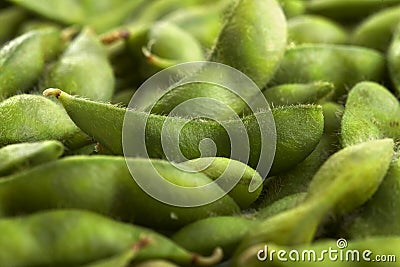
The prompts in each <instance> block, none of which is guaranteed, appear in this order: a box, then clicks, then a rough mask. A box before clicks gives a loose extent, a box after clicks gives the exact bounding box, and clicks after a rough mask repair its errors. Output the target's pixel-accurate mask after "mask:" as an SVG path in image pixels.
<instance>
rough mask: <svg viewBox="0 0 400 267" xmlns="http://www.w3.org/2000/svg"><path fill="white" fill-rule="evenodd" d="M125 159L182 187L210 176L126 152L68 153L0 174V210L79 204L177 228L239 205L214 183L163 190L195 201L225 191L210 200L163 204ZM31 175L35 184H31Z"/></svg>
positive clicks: (23, 210) (17, 211)
mask: <svg viewBox="0 0 400 267" xmlns="http://www.w3.org/2000/svg"><path fill="white" fill-rule="evenodd" d="M127 163H128V164H130V167H132V168H135V169H138V172H140V175H142V176H143V177H146V178H148V179H149V181H154V178H155V177H154V170H156V171H157V172H158V173H159V175H161V176H162V178H163V179H165V180H167V181H169V182H171V183H173V184H175V185H179V186H181V187H198V186H202V185H206V184H209V183H211V182H212V180H211V179H210V178H209V177H207V176H206V175H205V174H203V173H196V172H185V171H182V170H180V169H177V168H175V167H174V166H173V165H172V164H170V163H168V162H167V161H161V160H148V159H139V158H134V159H127V162H125V158H123V157H115V156H114V157H111V156H73V157H66V158H64V159H61V160H58V161H54V162H50V163H48V164H45V165H41V166H38V167H36V168H33V169H31V170H28V171H26V172H21V173H17V174H15V175H12V176H8V177H7V179H2V180H1V181H0V215H1V216H3V217H4V216H12V215H15V214H23V213H31V212H35V211H39V210H45V209H52V208H64V209H65V208H80V209H86V210H91V211H95V212H98V213H101V214H105V215H108V216H111V217H113V218H118V219H121V220H124V221H134V222H135V223H137V224H141V225H146V226H151V227H155V228H157V229H176V228H178V227H181V226H183V225H186V224H188V223H190V222H193V221H196V220H198V219H201V218H207V217H209V216H211V215H213V216H217V215H231V214H234V213H237V212H239V210H240V209H239V208H238V206H237V204H236V203H235V202H234V200H232V198H231V197H229V196H228V195H225V192H224V191H223V190H222V189H221V188H220V187H219V186H218V185H217V184H213V185H211V186H210V187H209V188H210V189H208V190H202V191H200V190H198V191H196V192H193V191H184V190H180V191H178V190H176V192H166V194H172V195H173V196H174V198H175V199H177V200H182V201H185V200H187V203H193V201H192V200H199V201H198V202H200V201H202V202H203V203H208V202H209V201H208V200H209V196H210V195H211V196H215V195H218V196H223V197H222V198H220V199H218V200H217V201H215V202H213V203H209V204H207V205H203V206H198V207H190V208H189V207H178V206H172V205H168V204H165V203H163V202H161V201H158V200H156V199H155V198H153V197H152V196H150V195H148V194H147V193H146V192H145V191H143V190H142V189H141V187H140V186H139V185H138V184H137V183H136V180H135V179H133V178H132V175H131V173H130V172H129V169H128V167H127ZM139 168H140V169H139ZM66 170H67V171H66ZM136 174H137V173H136ZM137 175H139V174H137ZM143 177H138V178H139V179H140V178H143ZM157 178H159V177H157ZM33 181H34V184H35V186H32V182H33ZM160 190H165V189H160ZM12 192H19V194H14V193H12ZM43 192H46V194H43ZM27 199H29V201H27Z"/></svg>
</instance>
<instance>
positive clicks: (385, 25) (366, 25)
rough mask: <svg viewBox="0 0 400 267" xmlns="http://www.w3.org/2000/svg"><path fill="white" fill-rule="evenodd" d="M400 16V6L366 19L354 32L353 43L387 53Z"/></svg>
mask: <svg viewBox="0 0 400 267" xmlns="http://www.w3.org/2000/svg"><path fill="white" fill-rule="evenodd" d="M399 4H400V1H399ZM399 14H400V5H399V6H396V7H391V8H388V9H384V10H382V11H380V12H378V13H376V14H374V15H372V16H371V17H369V18H367V19H365V21H363V22H362V23H361V24H360V25H359V26H358V27H357V28H356V29H355V30H354V32H353V34H352V38H351V42H352V43H353V44H355V45H359V46H365V47H368V48H373V49H376V50H379V51H382V52H385V51H386V50H387V48H388V47H389V45H390V40H391V39H392V36H393V32H394V30H395V29H396V25H397V24H399V23H400V17H399Z"/></svg>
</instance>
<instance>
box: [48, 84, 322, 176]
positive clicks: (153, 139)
mask: <svg viewBox="0 0 400 267" xmlns="http://www.w3.org/2000/svg"><path fill="white" fill-rule="evenodd" d="M44 95H46V96H51V95H53V96H56V97H57V98H58V100H59V101H60V102H61V103H62V104H63V106H64V108H65V109H66V110H67V112H68V114H69V116H70V117H71V118H72V120H73V121H74V122H75V123H76V124H77V125H78V126H79V127H80V128H81V129H82V130H83V131H85V132H86V133H87V134H89V135H90V136H93V137H94V138H95V139H96V140H97V141H98V142H100V143H101V144H102V145H103V146H104V147H106V148H107V149H109V150H110V151H111V152H113V153H114V154H117V155H122V154H123V151H122V128H123V123H124V116H125V114H126V112H128V113H127V114H128V116H129V119H128V121H129V123H132V125H135V127H134V128H132V129H136V128H137V126H138V125H142V124H143V121H144V120H145V114H144V113H142V112H136V111H133V110H129V111H127V110H126V109H122V108H118V107H115V106H112V105H107V104H103V103H97V102H93V101H88V100H86V99H82V98H77V97H73V96H70V95H68V94H67V93H65V92H62V91H61V90H59V89H48V90H46V91H45V92H44ZM272 113H273V116H274V120H275V126H276V131H277V145H276V153H275V158H274V162H273V165H272V169H271V172H270V175H273V174H276V173H279V172H282V171H283V170H286V169H288V168H291V167H293V166H294V165H296V164H297V163H299V162H301V161H302V160H304V159H305V158H306V157H307V156H308V155H309V154H310V153H311V152H312V151H313V149H314V148H315V147H316V146H317V144H318V142H319V140H320V139H321V136H322V132H323V124H324V122H323V115H322V109H321V107H319V106H312V105H308V106H307V105H303V106H289V107H284V108H278V109H275V110H273V112H272ZM262 115H263V113H262V112H261V113H259V114H258V116H262ZM166 118H167V117H165V116H160V115H149V117H148V122H147V126H146V129H147V130H146V131H147V133H148V134H147V136H146V142H148V144H151V146H150V147H149V148H148V153H149V156H150V157H154V158H165V154H164V152H163V150H162V144H161V130H162V128H163V127H162V126H163V124H164V122H165V120H166ZM169 119H170V122H171V124H170V126H168V129H164V131H167V132H169V133H171V135H176V134H180V141H179V142H180V143H179V146H180V148H181V149H182V153H183V154H184V155H185V156H186V158H188V159H193V158H198V157H200V156H201V153H200V151H199V148H198V144H199V142H200V141H201V140H203V139H204V138H211V139H212V140H213V141H214V142H215V144H216V145H217V156H219V157H229V156H230V151H229V147H230V140H229V136H228V134H227V133H226V131H225V130H224V128H223V127H222V126H221V125H220V124H218V123H216V122H213V121H207V120H200V119H199V120H189V119H183V118H169ZM242 121H243V124H244V126H245V128H246V130H247V133H248V136H249V140H251V142H250V158H249V162H248V163H249V164H248V165H249V166H250V167H252V168H255V167H256V166H257V163H258V160H259V155H260V154H259V153H260V149H261V147H260V146H261V141H260V132H259V131H260V129H259V125H258V122H257V118H256V116H255V115H250V116H247V117H245V118H243V120H242ZM87 122H90V123H87ZM231 123H232V125H237V124H233V123H236V122H235V121H232V122H231ZM127 127H128V126H127ZM180 128H182V131H181V132H180V133H179V132H177V131H176V129H180ZM177 158H178V157H177Z"/></svg>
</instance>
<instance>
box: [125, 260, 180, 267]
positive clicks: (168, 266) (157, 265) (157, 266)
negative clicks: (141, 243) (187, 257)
mask: <svg viewBox="0 0 400 267" xmlns="http://www.w3.org/2000/svg"><path fill="white" fill-rule="evenodd" d="M130 267H179V266H178V265H176V264H173V263H171V262H168V261H163V260H149V261H144V262H141V263H138V264H134V265H131V266H130Z"/></svg>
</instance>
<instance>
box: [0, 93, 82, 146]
mask: <svg viewBox="0 0 400 267" xmlns="http://www.w3.org/2000/svg"><path fill="white" fill-rule="evenodd" d="M0 122H1V123H0V132H1V136H0V147H2V146H5V145H10V144H16V143H24V142H37V141H45V140H58V141H61V142H62V143H63V144H64V145H65V146H66V147H68V148H69V149H75V148H80V147H82V146H83V145H85V144H88V143H89V142H90V138H89V137H88V136H87V135H86V134H84V133H83V132H82V131H81V130H80V129H79V128H78V127H77V126H76V125H75V124H74V123H73V122H72V121H71V119H70V118H69V117H68V114H67V113H66V112H65V110H63V109H62V107H61V106H60V105H58V104H57V103H54V102H53V101H51V100H49V99H47V98H45V97H43V96H40V95H16V96H13V97H10V98H8V99H6V100H4V101H3V102H0Z"/></svg>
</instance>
